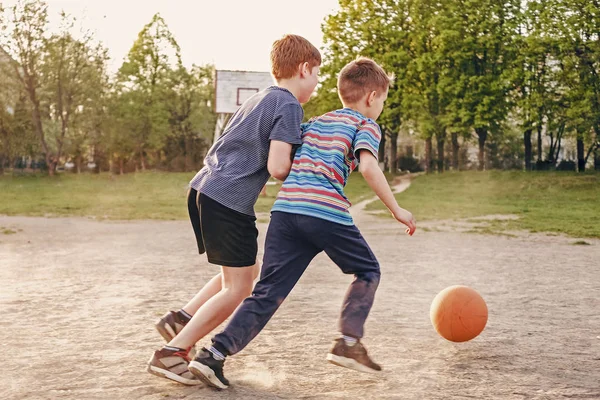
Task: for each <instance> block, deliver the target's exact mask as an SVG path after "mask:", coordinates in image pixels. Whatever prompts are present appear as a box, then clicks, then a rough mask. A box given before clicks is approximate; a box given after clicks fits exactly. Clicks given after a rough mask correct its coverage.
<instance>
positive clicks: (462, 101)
mask: <svg viewBox="0 0 600 400" xmlns="http://www.w3.org/2000/svg"><path fill="white" fill-rule="evenodd" d="M519 3H520V2H518V1H516V0H509V1H500V0H457V1H453V2H445V3H443V4H444V10H443V12H442V13H440V14H439V17H437V23H438V24H439V29H440V30H441V31H443V34H442V35H441V39H440V41H441V43H440V49H441V50H440V51H441V54H440V56H439V57H440V58H441V59H443V60H446V62H445V65H446V66H447V69H448V73H447V74H446V76H447V79H445V80H444V82H443V85H442V90H443V93H444V94H445V96H447V97H448V106H447V110H448V112H447V115H446V118H447V121H448V125H450V124H452V126H453V127H454V126H457V127H458V129H459V130H464V129H467V128H468V129H472V130H474V131H475V134H476V137H477V140H478V145H479V154H478V159H479V169H484V166H485V143H486V139H487V137H488V135H490V134H501V127H502V123H503V122H504V121H505V119H506V116H507V114H508V111H509V109H510V103H509V101H508V96H507V94H508V92H509V90H510V80H509V79H508V76H507V75H508V74H509V73H510V71H511V65H512V63H513V61H514V58H515V48H514V37H515V34H516V32H517V26H518V19H517V16H518V10H519Z"/></svg>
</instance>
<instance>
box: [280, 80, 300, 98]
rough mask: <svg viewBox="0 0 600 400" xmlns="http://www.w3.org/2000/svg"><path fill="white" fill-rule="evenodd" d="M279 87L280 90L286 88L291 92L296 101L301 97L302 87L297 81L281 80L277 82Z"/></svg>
mask: <svg viewBox="0 0 600 400" xmlns="http://www.w3.org/2000/svg"><path fill="white" fill-rule="evenodd" d="M277 86H279V87H280V88H284V89H287V90H289V91H290V92H291V93H292V94H293V95H294V97H295V98H296V100H298V98H299V96H298V94H299V92H300V85H299V82H298V80H297V79H294V78H291V79H281V80H279V81H277Z"/></svg>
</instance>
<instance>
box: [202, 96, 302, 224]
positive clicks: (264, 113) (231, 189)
mask: <svg viewBox="0 0 600 400" xmlns="http://www.w3.org/2000/svg"><path fill="white" fill-rule="evenodd" d="M303 117H304V111H303V110H302V106H301V105H300V103H299V102H298V100H297V99H296V97H294V95H293V94H292V93H291V92H290V91H288V90H287V89H284V88H281V87H278V86H271V87H268V88H267V89H265V90H263V91H261V92H259V93H257V94H255V95H254V96H252V97H250V98H249V99H248V100H246V101H245V102H244V104H242V106H241V107H240V108H239V109H238V110H237V111H236V113H235V114H233V116H232V117H231V119H230V120H229V123H228V124H227V126H226V127H225V130H224V131H223V134H222V135H221V137H220V138H219V139H218V140H217V141H216V142H215V144H214V145H213V146H212V147H211V148H210V150H209V151H208V154H207V155H206V158H205V159H204V168H202V169H201V170H200V171H199V172H198V173H197V174H196V176H195V177H194V179H192V180H191V182H190V186H191V187H192V188H194V189H196V190H197V191H198V192H201V193H203V194H205V195H206V196H208V197H210V198H211V199H213V200H215V201H217V202H219V203H221V204H223V205H224V206H226V207H228V208H231V209H233V210H235V211H238V212H241V213H243V214H247V215H252V216H253V215H254V204H255V203H256V199H257V198H258V195H259V194H260V191H261V189H262V188H263V186H264V185H265V184H266V183H267V181H268V180H269V171H268V170H267V159H268V156H269V146H270V141H271V140H278V141H282V142H286V143H290V144H291V145H300V144H302V139H301V131H300V124H301V122H302V119H303Z"/></svg>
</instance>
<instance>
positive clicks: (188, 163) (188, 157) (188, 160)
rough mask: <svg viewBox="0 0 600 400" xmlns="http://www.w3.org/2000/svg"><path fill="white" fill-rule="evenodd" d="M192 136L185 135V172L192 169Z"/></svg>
mask: <svg viewBox="0 0 600 400" xmlns="http://www.w3.org/2000/svg"><path fill="white" fill-rule="evenodd" d="M192 164H193V161H192V138H191V137H189V136H186V138H185V172H188V171H192V170H193V169H194V166H193V165H192Z"/></svg>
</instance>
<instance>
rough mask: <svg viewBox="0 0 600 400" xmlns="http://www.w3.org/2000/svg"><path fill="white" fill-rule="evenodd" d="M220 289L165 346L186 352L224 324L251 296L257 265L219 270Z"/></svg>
mask: <svg viewBox="0 0 600 400" xmlns="http://www.w3.org/2000/svg"><path fill="white" fill-rule="evenodd" d="M221 268H222V273H221V274H222V277H223V281H222V286H223V289H222V290H220V291H219V292H218V293H217V294H215V295H214V296H212V297H211V298H210V299H208V300H207V301H206V302H205V303H204V304H203V305H202V306H201V307H200V308H199V309H198V311H197V312H196V313H195V314H194V316H193V318H192V319H191V321H190V322H189V323H188V324H187V325H186V326H185V328H183V330H182V331H181V332H180V333H179V334H178V335H177V336H176V337H175V338H174V339H173V340H171V341H170V342H169V346H172V347H179V348H182V349H187V348H189V347H191V346H192V345H194V344H195V343H196V342H197V341H198V340H200V339H202V338H203V337H204V336H205V335H207V334H208V333H210V332H211V331H212V330H213V329H215V328H216V327H217V326H219V325H220V324H221V323H222V322H223V321H225V320H226V319H227V318H228V317H229V316H230V315H231V314H232V313H233V311H235V309H236V308H237V307H238V306H239V305H240V303H241V302H242V300H244V299H245V298H246V297H248V296H249V295H250V294H251V293H252V285H253V283H254V277H255V271H256V268H258V266H257V265H253V266H250V267H241V268H240V267H221Z"/></svg>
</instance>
